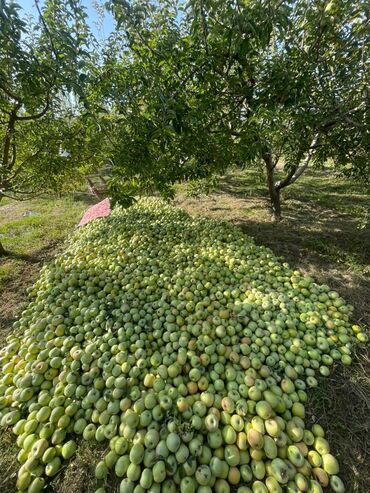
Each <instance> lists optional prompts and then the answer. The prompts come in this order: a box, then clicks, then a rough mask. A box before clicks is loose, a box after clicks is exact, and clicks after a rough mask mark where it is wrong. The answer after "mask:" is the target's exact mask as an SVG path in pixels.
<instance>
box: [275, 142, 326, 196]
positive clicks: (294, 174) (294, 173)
mask: <svg viewBox="0 0 370 493" xmlns="http://www.w3.org/2000/svg"><path fill="white" fill-rule="evenodd" d="M318 138H319V134H318V133H316V134H315V135H314V137H313V139H312V142H311V145H310V147H309V148H308V152H307V155H306V158H305V159H304V161H303V164H302V166H299V167H298V166H296V167H294V168H293V169H292V170H291V171H290V173H289V174H288V175H287V176H286V178H285V179H284V180H282V181H278V182H276V183H275V189H276V190H282V189H283V188H285V187H287V186H288V185H291V184H292V183H294V182H296V181H297V180H298V178H299V177H300V176H301V175H302V174H303V173H304V172H305V170H306V169H307V167H308V165H309V164H310V161H311V159H312V156H313V154H314V152H315V149H316V144H317V141H318Z"/></svg>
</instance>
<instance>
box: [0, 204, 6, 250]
mask: <svg viewBox="0 0 370 493" xmlns="http://www.w3.org/2000/svg"><path fill="white" fill-rule="evenodd" d="M2 198H3V197H2V195H1V194H0V202H1V199H2ZM6 254H7V251H6V250H5V248H4V247H3V245H2V243H1V241H0V257H5V255H6Z"/></svg>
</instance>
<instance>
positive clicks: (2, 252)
mask: <svg viewBox="0 0 370 493" xmlns="http://www.w3.org/2000/svg"><path fill="white" fill-rule="evenodd" d="M6 254H7V251H6V250H5V248H4V247H3V245H2V243H1V241H0V257H5V255H6Z"/></svg>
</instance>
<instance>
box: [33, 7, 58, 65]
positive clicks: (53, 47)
mask: <svg viewBox="0 0 370 493" xmlns="http://www.w3.org/2000/svg"><path fill="white" fill-rule="evenodd" d="M35 6H36V9H37V12H38V14H39V17H40V19H41V22H42V25H43V26H44V29H45V32H46V34H47V35H48V38H49V41H50V46H51V50H52V52H53V53H54V56H55V58H56V60H57V59H58V58H59V54H58V52H57V50H56V49H55V46H54V42H53V37H52V35H51V33H50V31H49V28H48V26H47V24H46V22H45V19H44V16H43V15H42V12H41V9H40V6H39V2H38V0H35Z"/></svg>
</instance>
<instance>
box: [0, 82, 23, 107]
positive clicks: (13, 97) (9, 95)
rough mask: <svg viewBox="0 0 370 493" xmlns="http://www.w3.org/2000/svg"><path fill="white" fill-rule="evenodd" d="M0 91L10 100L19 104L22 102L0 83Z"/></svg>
mask: <svg viewBox="0 0 370 493" xmlns="http://www.w3.org/2000/svg"><path fill="white" fill-rule="evenodd" d="M0 89H1V90H2V91H4V92H5V94H6V95H7V96H8V97H9V98H10V99H14V101H17V102H18V103H21V102H22V100H21V98H20V97H19V96H17V95H16V94H14V93H13V92H12V91H9V89H8V88H7V87H5V86H4V85H3V84H2V83H1V82H0Z"/></svg>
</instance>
